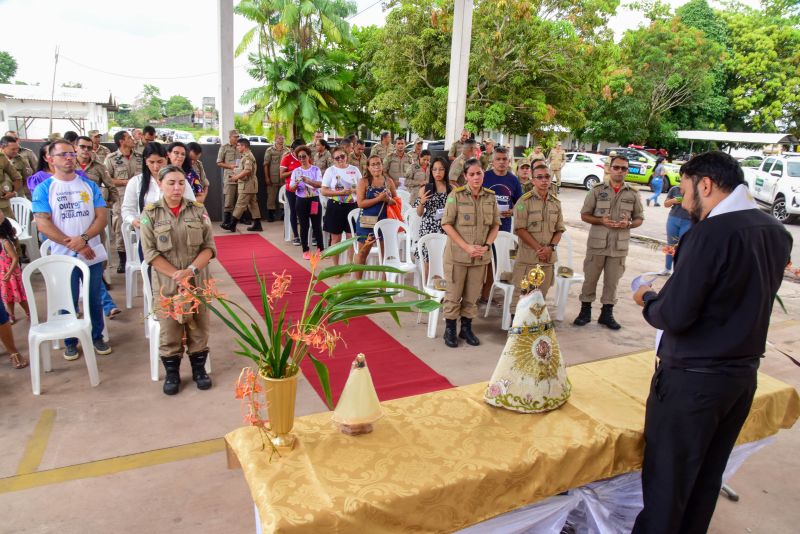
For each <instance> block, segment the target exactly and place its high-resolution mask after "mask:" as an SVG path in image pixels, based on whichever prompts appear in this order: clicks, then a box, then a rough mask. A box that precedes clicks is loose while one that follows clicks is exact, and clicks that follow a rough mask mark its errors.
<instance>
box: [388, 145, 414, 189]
mask: <svg viewBox="0 0 800 534" xmlns="http://www.w3.org/2000/svg"><path fill="white" fill-rule="evenodd" d="M413 165H414V162H413V161H411V156H409V155H408V154H406V140H405V139H403V138H402V137H398V138H397V139H395V141H394V152H392V153H391V154H389V155H388V156H386V158H384V160H383V170H384V172H385V173H386V174H388V175H389V176H391V177H392V180H394V185H395V187H397V188H401V187H402V188H405V183H406V174H407V173H408V171H409V169H410V168H411V167H412V166H413Z"/></svg>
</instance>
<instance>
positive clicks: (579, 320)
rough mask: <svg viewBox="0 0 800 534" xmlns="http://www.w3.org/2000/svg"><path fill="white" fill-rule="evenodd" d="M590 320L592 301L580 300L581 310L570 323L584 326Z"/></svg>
mask: <svg viewBox="0 0 800 534" xmlns="http://www.w3.org/2000/svg"><path fill="white" fill-rule="evenodd" d="M591 320H592V303H591V302H581V312H580V313H579V314H578V316H577V317H576V318H575V320H574V321H572V324H574V325H575V326H584V325H586V324H588V323H589V322H590V321H591Z"/></svg>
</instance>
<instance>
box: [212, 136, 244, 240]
mask: <svg viewBox="0 0 800 534" xmlns="http://www.w3.org/2000/svg"><path fill="white" fill-rule="evenodd" d="M238 140H239V131H238V130H231V131H230V132H228V143H227V144H224V145H222V146H221V147H219V152H218V153H217V167H219V168H221V169H225V170H224V171H222V184H223V189H222V193H223V195H224V198H225V206H224V207H223V212H224V218H223V221H222V224H225V225H229V224H230V223H231V214H232V213H233V208H234V207H235V206H236V194H237V191H238V189H239V188H238V185H237V184H236V182H232V181H231V176H233V171H234V170H235V169H236V165H237V161H236V160H238V159H239V152H237V150H236V142H237V141H238Z"/></svg>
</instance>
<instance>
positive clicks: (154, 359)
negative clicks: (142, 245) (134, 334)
mask: <svg viewBox="0 0 800 534" xmlns="http://www.w3.org/2000/svg"><path fill="white" fill-rule="evenodd" d="M149 269H150V265H149V264H148V263H147V262H145V261H143V262H142V264H141V265H140V266H139V273H140V274H141V275H142V293H143V294H144V303H145V314H144V329H145V336H146V337H148V338H149V342H148V348H149V350H150V379H151V380H152V381H153V382H158V369H159V365H158V361H159V359H160V358H159V357H158V344H159V337H160V336H161V324H160V323H159V322H158V317H157V315H156V311H155V309H154V308H153V288H152V286H151V285H150V277H149V276H148V271H149ZM148 310H150V311H148ZM210 372H211V356H208V357H207V358H206V373H210Z"/></svg>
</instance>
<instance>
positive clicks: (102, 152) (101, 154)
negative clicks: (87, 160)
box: [94, 145, 111, 165]
mask: <svg viewBox="0 0 800 534" xmlns="http://www.w3.org/2000/svg"><path fill="white" fill-rule="evenodd" d="M109 154H111V151H110V150H109V149H107V148H106V147H105V145H98V146H97V150H95V151H94V160H95V161H96V162H97V163H99V164H101V165H103V164H105V162H106V158H107V157H108V155H109Z"/></svg>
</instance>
